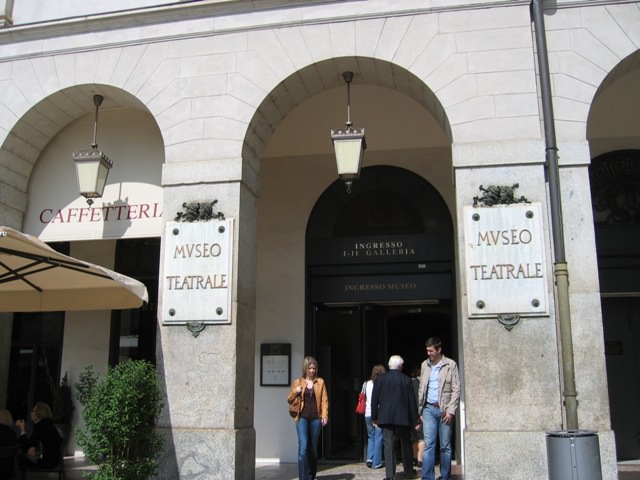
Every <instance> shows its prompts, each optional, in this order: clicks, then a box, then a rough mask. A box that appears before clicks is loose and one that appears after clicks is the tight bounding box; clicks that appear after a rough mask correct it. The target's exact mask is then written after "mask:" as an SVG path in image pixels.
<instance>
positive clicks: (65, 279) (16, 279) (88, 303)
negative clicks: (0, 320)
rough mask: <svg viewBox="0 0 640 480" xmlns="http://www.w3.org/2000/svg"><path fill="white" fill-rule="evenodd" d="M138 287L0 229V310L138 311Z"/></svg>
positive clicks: (141, 290) (143, 298) (141, 295)
mask: <svg viewBox="0 0 640 480" xmlns="http://www.w3.org/2000/svg"><path fill="white" fill-rule="evenodd" d="M148 299H149V296H148V293H147V288H146V287H145V286H144V284H143V283H141V282H139V281H137V280H134V279H133V278H130V277H127V276H125V275H122V274H120V273H117V272H114V271H112V270H109V269H108V268H104V267H101V266H100V265H95V264H92V263H89V262H85V261H83V260H78V259H76V258H73V257H69V256H67V255H63V254H61V253H58V252H56V251H55V250H53V249H52V248H51V247H49V246H48V245H47V244H46V243H44V242H42V241H41V240H39V239H37V238H36V237H33V236H31V235H26V234H24V233H21V232H18V231H16V230H14V229H12V228H9V227H3V226H0V312H43V311H44V312H48V311H68V310H112V309H123V308H138V307H140V306H141V305H142V303H143V302H147V301H148Z"/></svg>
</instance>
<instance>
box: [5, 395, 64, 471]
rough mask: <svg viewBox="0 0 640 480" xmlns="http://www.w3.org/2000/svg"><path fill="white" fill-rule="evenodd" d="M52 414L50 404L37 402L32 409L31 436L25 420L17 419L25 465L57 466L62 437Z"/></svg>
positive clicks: (32, 466)
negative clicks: (27, 432) (26, 429)
mask: <svg viewBox="0 0 640 480" xmlns="http://www.w3.org/2000/svg"><path fill="white" fill-rule="evenodd" d="M52 416H53V415H52V413H51V408H49V405H47V404H46V403H43V402H38V403H36V404H35V406H34V407H33V409H32V410H31V421H32V422H33V432H32V433H31V436H28V435H27V434H26V432H25V424H24V420H18V421H16V426H17V427H18V429H19V430H20V438H19V440H20V447H21V449H22V460H23V465H28V467H29V468H31V469H33V468H51V467H55V466H56V465H57V464H58V462H59V461H60V459H61V455H62V453H61V450H60V445H61V444H62V437H61V436H60V433H59V432H58V429H57V428H56V426H55V425H54V424H53V420H51V417H52ZM26 462H28V463H26Z"/></svg>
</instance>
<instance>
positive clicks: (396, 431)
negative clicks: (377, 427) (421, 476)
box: [382, 425, 413, 478]
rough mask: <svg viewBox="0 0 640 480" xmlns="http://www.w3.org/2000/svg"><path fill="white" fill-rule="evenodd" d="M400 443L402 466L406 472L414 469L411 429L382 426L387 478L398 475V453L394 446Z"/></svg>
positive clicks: (404, 426) (407, 427) (399, 426)
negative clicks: (397, 441)
mask: <svg viewBox="0 0 640 480" xmlns="http://www.w3.org/2000/svg"><path fill="white" fill-rule="evenodd" d="M396 440H399V441H400V452H401V455H402V466H403V468H404V471H405V472H410V471H411V470H412V469H413V452H412V450H411V427H409V426H406V425H382V445H383V448H384V462H385V465H384V468H385V475H386V476H387V478H393V477H395V475H396V463H397V461H396V452H395V448H394V444H395V442H396Z"/></svg>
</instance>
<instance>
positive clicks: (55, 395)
mask: <svg viewBox="0 0 640 480" xmlns="http://www.w3.org/2000/svg"><path fill="white" fill-rule="evenodd" d="M49 387H50V389H51V397H52V399H53V405H52V406H51V407H52V411H53V421H54V422H55V423H61V424H68V423H71V418H72V417H73V411H74V410H75V408H76V407H75V406H74V405H73V398H72V395H71V386H70V385H69V379H68V377H67V373H66V372H65V374H64V377H62V380H61V381H60V385H56V384H55V382H54V381H53V379H51V380H50V381H49Z"/></svg>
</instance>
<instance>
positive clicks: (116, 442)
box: [76, 360, 162, 480]
mask: <svg viewBox="0 0 640 480" xmlns="http://www.w3.org/2000/svg"><path fill="white" fill-rule="evenodd" d="M76 390H77V398H78V401H79V402H80V403H81V404H82V406H83V407H84V410H83V412H82V417H83V418H84V421H85V427H84V428H79V429H78V430H77V439H78V445H80V446H81V447H83V450H84V453H85V456H86V457H87V458H88V459H89V461H91V462H92V463H94V464H96V465H97V467H98V469H97V470H96V471H95V472H89V473H87V474H86V475H87V476H88V478H91V479H93V480H145V479H147V478H149V477H150V476H151V475H155V474H156V473H157V470H158V457H159V455H160V449H161V447H162V439H161V438H160V436H159V435H158V433H157V432H156V430H155V427H156V424H157V421H158V416H159V415H160V411H161V409H162V401H161V396H160V388H159V384H158V380H157V376H156V370H155V367H154V366H153V365H152V364H151V363H149V362H147V361H143V360H130V361H128V362H126V363H121V364H119V365H116V366H115V367H112V368H109V369H108V370H107V372H106V374H105V375H104V377H103V378H99V376H98V375H97V374H96V373H95V370H94V369H93V367H92V366H89V367H87V368H86V369H85V370H84V372H83V373H82V374H81V375H80V381H79V382H78V384H76Z"/></svg>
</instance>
